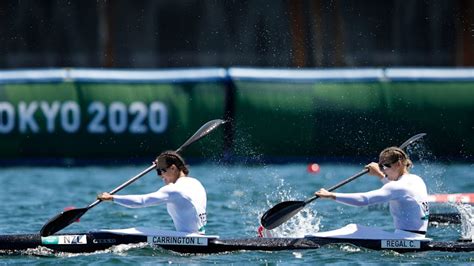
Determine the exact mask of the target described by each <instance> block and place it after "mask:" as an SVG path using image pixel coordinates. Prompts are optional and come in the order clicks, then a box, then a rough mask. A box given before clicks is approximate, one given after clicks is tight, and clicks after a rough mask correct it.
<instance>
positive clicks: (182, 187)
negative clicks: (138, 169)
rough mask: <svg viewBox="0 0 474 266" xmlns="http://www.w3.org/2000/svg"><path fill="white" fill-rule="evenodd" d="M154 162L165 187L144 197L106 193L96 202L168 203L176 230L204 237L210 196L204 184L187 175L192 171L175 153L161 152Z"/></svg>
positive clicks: (133, 205)
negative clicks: (207, 194)
mask: <svg viewBox="0 0 474 266" xmlns="http://www.w3.org/2000/svg"><path fill="white" fill-rule="evenodd" d="M154 163H155V165H156V171H157V174H158V176H161V178H162V179H163V181H164V182H165V186H163V187H161V188H160V189H159V190H158V191H155V192H152V193H149V194H144V195H111V194H109V193H107V192H104V193H101V194H99V195H98V196H97V199H99V200H104V201H113V202H115V203H117V204H120V205H122V206H125V207H129V208H141V207H148V206H154V205H158V204H162V203H166V207H167V209H168V213H169V215H170V216H171V218H172V219H173V223H174V226H175V228H176V231H180V232H188V233H200V234H204V233H205V225H206V223H207V217H206V204H207V196H206V190H205V189H204V187H203V186H202V184H201V182H199V181H198V180H197V179H195V178H192V177H189V176H188V174H189V170H188V168H187V166H186V164H185V162H184V160H183V158H182V157H181V156H180V155H178V154H177V153H176V152H174V151H165V152H163V153H161V154H160V155H159V156H158V158H157V159H156V160H155V161H154Z"/></svg>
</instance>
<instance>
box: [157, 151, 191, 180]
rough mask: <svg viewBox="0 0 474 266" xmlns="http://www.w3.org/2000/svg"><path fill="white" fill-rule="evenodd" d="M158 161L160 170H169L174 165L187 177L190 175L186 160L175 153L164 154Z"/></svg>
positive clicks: (166, 152) (167, 152)
mask: <svg viewBox="0 0 474 266" xmlns="http://www.w3.org/2000/svg"><path fill="white" fill-rule="evenodd" d="M156 160H157V161H158V167H159V168H168V167H170V166H171V165H173V164H174V165H176V167H177V168H178V169H179V170H180V171H182V172H183V173H184V174H185V175H188V174H189V170H188V167H187V166H186V163H185V162H184V159H183V158H182V157H181V156H180V155H179V154H178V153H176V152H175V151H165V152H162V153H161V154H160V155H159V156H158V158H157V159H156Z"/></svg>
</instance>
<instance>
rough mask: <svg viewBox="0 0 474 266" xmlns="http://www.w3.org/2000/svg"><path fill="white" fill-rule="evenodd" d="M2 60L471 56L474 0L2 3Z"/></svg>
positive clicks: (145, 62) (24, 64) (131, 63)
mask: <svg viewBox="0 0 474 266" xmlns="http://www.w3.org/2000/svg"><path fill="white" fill-rule="evenodd" d="M0 12H1V16H0V21H1V24H2V27H1V29H0V31H1V43H0V51H1V54H0V56H1V60H0V67H2V68H32V67H94V68H97V67H101V68H102V67H104V68H106V67H107V68H109V67H119V68H169V67H218V66H219V67H229V66H251V67H292V68H302V67H391V66H422V67H425V66H436V67H439V66H450V67H460V66H473V65H474V51H473V49H472V48H473V40H474V37H473V34H474V33H473V30H474V16H473V12H474V3H473V2H472V1H469V0H453V1H443V0H431V1H426V0H413V1H402V0H387V1H376V0H369V1H356V0H348V1H341V0H328V1H324V0H306V1H304V0H297V1H213V0H210V1H192V0H184V1H171V0H163V1H153V0H138V1H125V0H115V1H106V0H92V1H91V0H86V1H59V0H45V1H33V0H26V1H24V0H23V1H16V0H6V1H2V3H0Z"/></svg>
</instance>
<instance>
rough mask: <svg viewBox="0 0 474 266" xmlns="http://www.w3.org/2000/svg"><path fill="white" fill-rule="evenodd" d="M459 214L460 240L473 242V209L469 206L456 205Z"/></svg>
mask: <svg viewBox="0 0 474 266" xmlns="http://www.w3.org/2000/svg"><path fill="white" fill-rule="evenodd" d="M455 206H456V208H457V209H458V211H459V213H460V214H461V238H462V239H473V240H474V208H473V207H472V206H471V205H469V204H456V205H455Z"/></svg>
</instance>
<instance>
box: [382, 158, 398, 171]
mask: <svg viewBox="0 0 474 266" xmlns="http://www.w3.org/2000/svg"><path fill="white" fill-rule="evenodd" d="M396 162H398V160H396V161H395V162H392V163H379V168H380V169H381V170H385V169H388V168H391V167H392V164H394V163H396Z"/></svg>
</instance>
